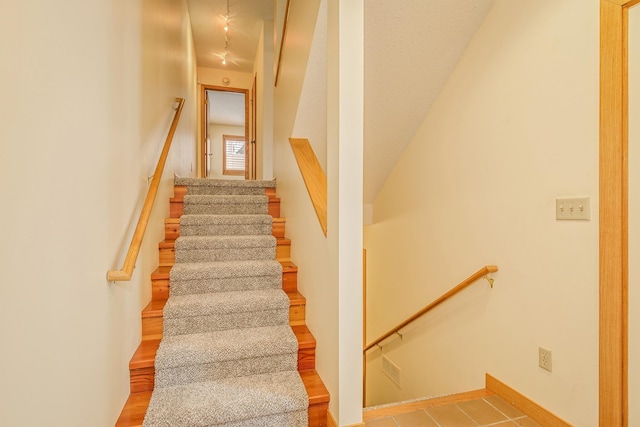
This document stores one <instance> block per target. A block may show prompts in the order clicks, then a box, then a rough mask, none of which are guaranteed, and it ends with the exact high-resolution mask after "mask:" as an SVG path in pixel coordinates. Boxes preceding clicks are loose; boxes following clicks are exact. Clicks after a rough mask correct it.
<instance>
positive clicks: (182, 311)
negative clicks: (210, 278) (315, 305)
mask: <svg viewBox="0 0 640 427" xmlns="http://www.w3.org/2000/svg"><path fill="white" fill-rule="evenodd" d="M289 304H290V303H289V297H288V296H287V294H285V293H284V292H283V291H282V290H281V289H259V290H251V291H233V292H215V293H206V294H191V295H179V296H175V297H170V298H169V299H168V300H167V304H166V305H165V307H164V317H163V323H164V329H163V333H164V336H165V337H166V336H170V335H183V334H190V333H200V332H211V331H219V330H224V329H235V328H257V327H261V326H274V325H284V324H287V323H288V322H289Z"/></svg>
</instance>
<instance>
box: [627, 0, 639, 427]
mask: <svg viewBox="0 0 640 427" xmlns="http://www.w3.org/2000/svg"><path fill="white" fill-rule="evenodd" d="M639 51H640V8H639V7H638V6H636V7H633V8H631V9H630V11H629V165H630V166H629V425H630V426H635V425H639V424H640V406H639V405H637V404H636V402H638V401H640V400H639V399H640V362H639V361H640V265H638V263H637V262H636V260H637V259H638V257H640V220H639V218H640V167H638V165H640V161H639V160H640V122H639V121H638V119H637V117H638V116H639V115H640V78H639V77H638V75H639V74H640V53H639Z"/></svg>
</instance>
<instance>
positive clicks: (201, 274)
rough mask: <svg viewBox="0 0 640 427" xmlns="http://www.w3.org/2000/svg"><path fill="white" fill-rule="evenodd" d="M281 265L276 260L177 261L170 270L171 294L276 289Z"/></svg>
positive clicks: (280, 273)
mask: <svg viewBox="0 0 640 427" xmlns="http://www.w3.org/2000/svg"><path fill="white" fill-rule="evenodd" d="M282 271H283V267H282V265H281V264H280V263H279V262H278V261H275V260H254V261H221V262H202V263H177V264H175V265H174V267H173V269H172V270H171V273H170V277H171V295H186V294H201V293H207V292H227V291H234V290H251V289H277V288H280V287H281V286H282Z"/></svg>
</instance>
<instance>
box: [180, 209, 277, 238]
mask: <svg viewBox="0 0 640 427" xmlns="http://www.w3.org/2000/svg"><path fill="white" fill-rule="evenodd" d="M272 222H273V220H272V217H271V215H243V214H236V215H182V216H181V217H180V235H181V236H198V235H199V236H203V235H261V234H266V235H270V234H271V230H272Z"/></svg>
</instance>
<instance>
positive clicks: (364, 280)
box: [362, 249, 367, 408]
mask: <svg viewBox="0 0 640 427" xmlns="http://www.w3.org/2000/svg"><path fill="white" fill-rule="evenodd" d="M366 345H367V250H366V249H363V250H362V346H363V347H364V346H366ZM366 406H367V353H366V352H363V353H362V407H363V408H364V407H366Z"/></svg>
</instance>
